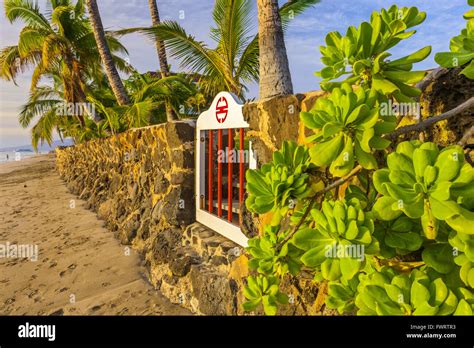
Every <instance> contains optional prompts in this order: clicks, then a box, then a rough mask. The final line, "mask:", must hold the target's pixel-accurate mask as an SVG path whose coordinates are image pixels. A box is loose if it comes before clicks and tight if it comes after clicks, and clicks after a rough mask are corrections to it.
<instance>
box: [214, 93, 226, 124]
mask: <svg viewBox="0 0 474 348" xmlns="http://www.w3.org/2000/svg"><path fill="white" fill-rule="evenodd" d="M228 113H229V104H228V103H227V99H226V98H225V97H220V98H219V100H218V101H217V104H216V119H217V122H219V123H224V121H225V119H226V118H227V114H228Z"/></svg>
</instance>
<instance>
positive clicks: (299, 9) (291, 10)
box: [279, 0, 321, 30]
mask: <svg viewBox="0 0 474 348" xmlns="http://www.w3.org/2000/svg"><path fill="white" fill-rule="evenodd" d="M320 1H321V0H289V1H288V2H286V3H285V4H284V5H283V6H282V7H280V11H279V12H280V18H281V24H282V26H283V29H284V30H285V29H286V28H287V27H288V24H289V23H290V22H291V20H292V19H294V18H296V17H297V16H298V15H300V14H302V13H303V12H304V11H306V10H307V9H308V8H311V7H313V6H314V5H316V4H317V3H319V2H320Z"/></svg>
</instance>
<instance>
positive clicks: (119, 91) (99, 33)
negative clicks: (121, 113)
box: [86, 0, 130, 105]
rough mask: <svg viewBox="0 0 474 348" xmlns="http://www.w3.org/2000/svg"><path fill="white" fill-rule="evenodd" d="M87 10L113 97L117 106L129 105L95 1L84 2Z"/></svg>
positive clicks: (87, 0)
mask: <svg viewBox="0 0 474 348" xmlns="http://www.w3.org/2000/svg"><path fill="white" fill-rule="evenodd" d="M86 4H87V10H88V11H89V16H90V22H91V24H92V30H93V32H94V37H95V41H96V43H97V48H98V50H99V53H100V57H101V58H102V63H103V64H104V67H105V73H106V75H107V78H108V80H109V83H110V86H111V87H112V90H113V91H114V95H115V97H116V98H117V102H118V103H119V105H126V104H129V103H130V98H129V97H128V94H127V92H126V91H125V87H124V86H123V83H122V80H121V79H120V75H119V74H118V72H117V69H116V68H115V64H114V61H113V57H112V54H111V52H110V48H109V45H108V44H107V39H106V35H105V31H104V27H103V26H102V19H101V18H100V13H99V8H98V7H97V2H96V0H86Z"/></svg>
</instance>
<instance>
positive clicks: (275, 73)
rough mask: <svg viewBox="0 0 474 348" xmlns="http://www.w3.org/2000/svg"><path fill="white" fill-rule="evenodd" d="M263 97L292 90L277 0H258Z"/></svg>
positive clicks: (260, 87) (261, 95) (291, 91)
mask: <svg viewBox="0 0 474 348" xmlns="http://www.w3.org/2000/svg"><path fill="white" fill-rule="evenodd" d="M257 8H258V36H259V39H258V46H259V50H260V58H259V59H260V83H259V90H260V99H265V98H269V97H273V96H277V95H287V94H292V93H293V84H292V82H291V74H290V67H289V65H288V57H287V56H286V48H285V40H284V38H283V28H282V23H281V18H280V13H279V12H278V0H257Z"/></svg>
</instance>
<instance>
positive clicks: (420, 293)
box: [355, 267, 474, 315]
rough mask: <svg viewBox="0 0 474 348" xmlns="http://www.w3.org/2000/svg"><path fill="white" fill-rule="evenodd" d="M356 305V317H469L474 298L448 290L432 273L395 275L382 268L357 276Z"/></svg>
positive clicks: (416, 271)
mask: <svg viewBox="0 0 474 348" xmlns="http://www.w3.org/2000/svg"><path fill="white" fill-rule="evenodd" d="M355 304H356V306H357V308H358V311H357V314H358V315H450V314H455V315H472V314H473V310H474V294H473V293H472V292H471V291H470V290H468V289H466V288H458V289H456V290H451V289H450V288H449V287H448V286H447V284H446V282H445V281H444V280H443V279H442V278H441V277H439V276H437V275H436V274H435V273H430V274H428V273H426V272H423V271H419V270H413V271H412V272H411V273H410V274H405V273H403V274H397V273H396V272H395V271H394V270H393V269H392V268H389V267H385V268H383V269H382V270H381V271H380V272H373V273H371V274H368V275H361V276H360V284H359V285H358V287H357V295H356V298H355Z"/></svg>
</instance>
